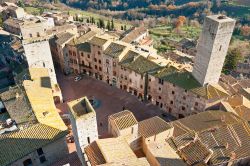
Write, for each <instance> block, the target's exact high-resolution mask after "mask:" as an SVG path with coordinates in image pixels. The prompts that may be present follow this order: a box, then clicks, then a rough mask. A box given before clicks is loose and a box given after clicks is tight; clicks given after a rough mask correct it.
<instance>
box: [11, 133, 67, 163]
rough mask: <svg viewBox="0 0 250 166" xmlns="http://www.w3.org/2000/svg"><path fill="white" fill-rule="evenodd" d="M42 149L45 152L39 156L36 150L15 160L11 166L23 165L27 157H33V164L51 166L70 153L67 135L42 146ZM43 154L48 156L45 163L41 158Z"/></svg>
mask: <svg viewBox="0 0 250 166" xmlns="http://www.w3.org/2000/svg"><path fill="white" fill-rule="evenodd" d="M27 146H28V145H27ZM42 150H43V153H44V154H42V155H40V156H39V155H38V153H37V151H34V152H32V153H30V154H28V155H26V156H24V157H23V158H21V159H19V160H17V161H15V162H14V163H12V164H11V166H22V165H23V162H24V161H25V160H27V159H31V161H32V164H33V165H39V166H49V165H51V164H52V163H54V162H56V161H58V160H60V159H62V158H64V157H66V156H67V155H68V153H69V152H68V147H67V143H66V138H65V137H63V138H60V139H58V140H56V141H55V142H52V143H50V144H48V145H46V146H44V147H42ZM41 156H44V157H45V158H46V161H45V162H43V163H41V162H40V159H39V158H40V157H41Z"/></svg>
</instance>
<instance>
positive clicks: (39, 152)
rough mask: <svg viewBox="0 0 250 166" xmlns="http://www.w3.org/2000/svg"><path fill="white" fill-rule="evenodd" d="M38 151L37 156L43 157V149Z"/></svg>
mask: <svg viewBox="0 0 250 166" xmlns="http://www.w3.org/2000/svg"><path fill="white" fill-rule="evenodd" d="M36 151H37V154H38V155H39V156H41V155H42V154H44V153H43V149H42V148H39V149H37V150H36Z"/></svg>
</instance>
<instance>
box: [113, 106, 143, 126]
mask: <svg viewBox="0 0 250 166" xmlns="http://www.w3.org/2000/svg"><path fill="white" fill-rule="evenodd" d="M109 120H112V121H114V123H115V125H116V126H117V128H118V129H119V130H122V129H125V128H128V127H131V126H133V125H135V124H137V123H138V122H137V120H136V118H135V116H134V114H133V113H132V112H130V111H127V110H126V111H122V112H118V113H116V114H113V115H111V116H109Z"/></svg>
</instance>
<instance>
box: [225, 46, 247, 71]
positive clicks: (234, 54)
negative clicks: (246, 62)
mask: <svg viewBox="0 0 250 166" xmlns="http://www.w3.org/2000/svg"><path fill="white" fill-rule="evenodd" d="M241 60H242V54H241V52H240V50H239V49H237V48H235V49H233V50H229V51H228V53H227V56H226V59H225V62H224V67H223V70H222V72H223V73H225V74H230V72H231V71H233V70H235V69H236V67H237V64H238V62H239V61H241Z"/></svg>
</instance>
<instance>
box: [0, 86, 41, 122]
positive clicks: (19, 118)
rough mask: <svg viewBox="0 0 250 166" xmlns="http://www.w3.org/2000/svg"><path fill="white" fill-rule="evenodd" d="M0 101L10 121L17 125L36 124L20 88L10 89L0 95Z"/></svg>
mask: <svg viewBox="0 0 250 166" xmlns="http://www.w3.org/2000/svg"><path fill="white" fill-rule="evenodd" d="M0 99H1V100H2V102H3V103H4V106H5V107H6V109H7V110H8V113H9V115H10V117H11V119H13V120H15V121H16V123H17V124H25V123H33V122H36V117H35V115H34V113H33V112H32V108H31V106H30V103H29V101H28V98H27V97H26V95H25V93H24V91H23V90H22V89H21V87H18V86H16V87H12V88H10V89H9V90H8V91H6V92H3V93H1V94H0Z"/></svg>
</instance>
